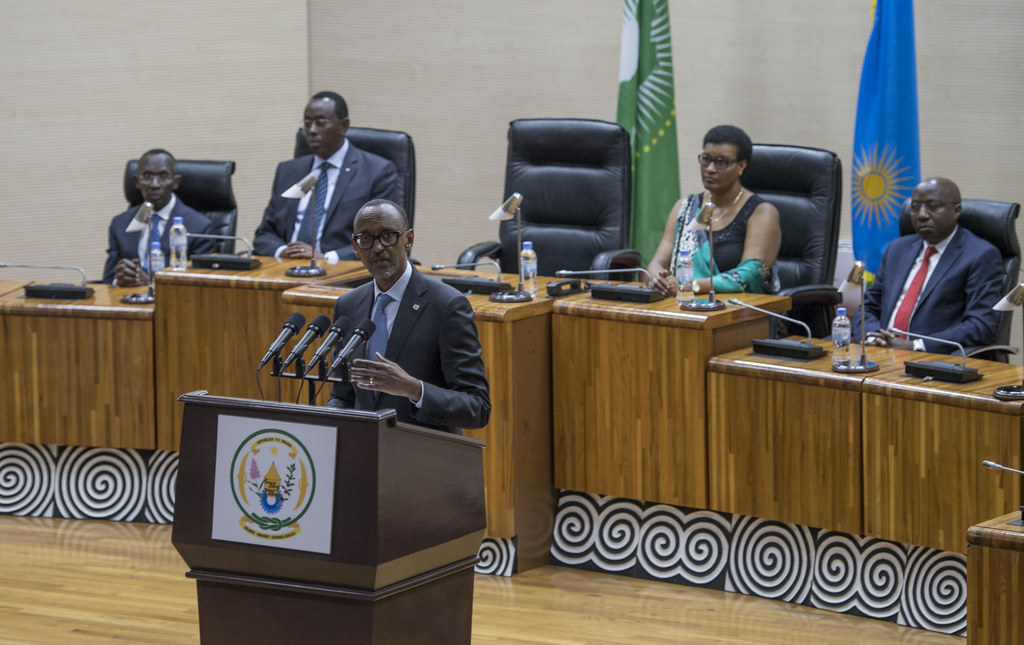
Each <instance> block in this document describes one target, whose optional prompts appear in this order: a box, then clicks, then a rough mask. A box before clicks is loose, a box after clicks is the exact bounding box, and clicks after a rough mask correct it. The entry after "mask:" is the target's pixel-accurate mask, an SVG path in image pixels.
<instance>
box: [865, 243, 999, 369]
mask: <svg viewBox="0 0 1024 645" xmlns="http://www.w3.org/2000/svg"><path fill="white" fill-rule="evenodd" d="M920 251H921V238H920V237H918V236H917V235H905V236H903V237H901V238H898V239H895V240H893V241H892V242H890V243H889V246H888V248H886V250H885V255H883V256H882V263H881V265H880V266H879V268H878V273H877V274H875V283H874V284H873V285H872V286H871V288H870V289H868V291H867V293H866V294H865V296H864V305H863V306H864V329H865V331H876V330H879V329H884V328H885V327H886V326H887V325H888V323H889V319H890V318H891V317H892V314H893V311H894V310H895V309H896V301H897V300H899V297H900V293H901V292H902V291H903V284H904V283H905V282H906V280H907V276H908V275H910V269H911V267H912V266H913V264H914V260H915V259H916V258H917V255H918V254H919V253H920ZM1002 282H1003V259H1002V256H1001V255H1000V254H999V250H998V249H996V247H994V246H992V245H991V244H989V243H988V242H986V241H985V240H983V239H981V238H980V237H978V236H977V235H975V234H974V233H971V232H970V231H968V230H967V229H966V228H964V227H962V226H961V227H958V228H957V231H956V233H955V234H954V236H953V239H952V240H950V242H949V245H948V246H947V247H946V250H945V252H944V253H942V255H940V256H939V263H938V264H937V265H936V266H935V270H934V271H933V272H932V275H931V277H930V278H929V279H928V283H927V284H926V285H925V286H924V289H923V290H922V291H921V294H920V296H919V297H918V299H917V307H916V308H915V309H914V313H913V315H912V316H911V318H910V327H909V329H907V331H911V332H916V333H918V334H925V335H927V336H935V337H936V338H944V339H947V340H954V341H956V342H958V343H960V344H962V345H964V346H965V347H983V346H985V345H991V344H992V343H994V342H995V340H996V329H997V327H998V325H999V316H1000V312H998V311H994V310H993V309H992V306H993V305H995V304H996V303H997V302H999V298H1000V297H1001V293H1000V289H1001V287H1002ZM852 323H853V337H854V338H859V335H860V313H857V314H855V315H854V316H853V320H852ZM924 345H925V350H926V351H929V352H933V353H937V354H948V353H951V352H954V351H957V350H956V348H955V347H953V346H952V345H947V344H944V343H936V342H934V341H931V340H926V341H924Z"/></svg>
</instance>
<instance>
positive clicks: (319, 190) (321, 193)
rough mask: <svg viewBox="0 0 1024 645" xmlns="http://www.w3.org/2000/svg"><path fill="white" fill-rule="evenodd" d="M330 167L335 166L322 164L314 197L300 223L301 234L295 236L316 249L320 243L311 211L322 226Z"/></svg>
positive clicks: (318, 225)
mask: <svg viewBox="0 0 1024 645" xmlns="http://www.w3.org/2000/svg"><path fill="white" fill-rule="evenodd" d="M328 168H333V166H332V165H331V164H329V163H323V164H320V177H318V178H317V180H316V185H315V186H313V198H312V199H310V200H309V201H310V204H309V205H308V206H306V214H305V215H303V216H302V223H301V224H300V225H299V236H298V237H297V238H295V239H296V240H297V241H299V242H309V244H310V246H312V247H313V248H314V249H316V248H317V247H318V246H319V245H318V244H317V243H316V240H315V239H314V237H313V236H314V233H313V217H310V213H313V214H314V215H315V216H316V226H317V228H320V226H321V225H323V221H324V206H325V205H326V204H327V169H328Z"/></svg>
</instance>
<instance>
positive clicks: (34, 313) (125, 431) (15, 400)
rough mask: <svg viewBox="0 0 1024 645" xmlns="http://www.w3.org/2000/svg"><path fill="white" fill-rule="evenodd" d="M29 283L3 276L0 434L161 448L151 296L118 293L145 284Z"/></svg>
mask: <svg viewBox="0 0 1024 645" xmlns="http://www.w3.org/2000/svg"><path fill="white" fill-rule="evenodd" d="M24 284H26V283H20V284H18V285H17V286H16V287H15V288H13V289H12V288H11V287H12V286H13V284H12V283H10V282H3V283H0V291H2V292H5V293H4V294H3V295H2V296H0V362H2V364H3V366H4V369H2V370H0V392H2V393H3V394H2V396H3V402H2V404H0V441H13V442H21V443H32V444H57V445H75V446H106V447H114V448H150V449H151V448H155V447H156V434H155V432H154V421H155V408H154V401H153V382H154V377H153V306H152V305H141V306H140V305H123V304H121V303H120V299H121V297H122V296H124V295H125V294H128V293H136V292H139V291H142V290H144V289H143V288H139V287H135V288H116V287H112V286H110V285H106V284H93V285H90V286H91V287H92V288H93V290H94V294H93V296H92V297H91V298H88V299H85V300H46V299H31V300H29V299H26V298H25V296H24V293H23V292H22V290H21V286H23V285H24Z"/></svg>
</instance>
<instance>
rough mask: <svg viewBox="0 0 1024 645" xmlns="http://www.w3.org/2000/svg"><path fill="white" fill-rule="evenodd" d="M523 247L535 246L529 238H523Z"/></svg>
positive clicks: (530, 247)
mask: <svg viewBox="0 0 1024 645" xmlns="http://www.w3.org/2000/svg"><path fill="white" fill-rule="evenodd" d="M523 248H524V249H532V248H533V242H531V241H529V240H523Z"/></svg>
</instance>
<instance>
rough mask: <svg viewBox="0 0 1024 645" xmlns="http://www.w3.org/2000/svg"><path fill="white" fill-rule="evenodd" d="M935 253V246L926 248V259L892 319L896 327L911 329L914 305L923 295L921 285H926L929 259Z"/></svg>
mask: <svg viewBox="0 0 1024 645" xmlns="http://www.w3.org/2000/svg"><path fill="white" fill-rule="evenodd" d="M934 254H935V247H934V246H929V247H926V248H925V250H924V259H923V260H921V267H920V268H919V269H918V270H917V274H916V275H914V279H913V280H911V281H910V287H908V288H907V295H905V296H903V302H901V303H900V308H899V309H898V310H897V311H896V318H894V319H893V321H892V326H893V327H895V328H896V329H902V330H903V331H910V314H912V313H914V306H915V305H916V304H917V297H918V296H919V295H921V287H923V286H924V279H925V278H927V277H928V260H930V259H931V257H932V255H934Z"/></svg>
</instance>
